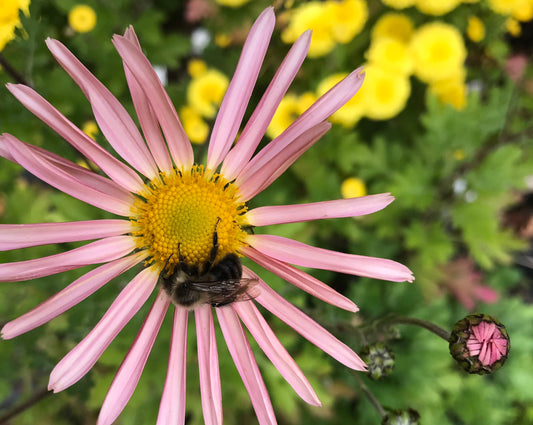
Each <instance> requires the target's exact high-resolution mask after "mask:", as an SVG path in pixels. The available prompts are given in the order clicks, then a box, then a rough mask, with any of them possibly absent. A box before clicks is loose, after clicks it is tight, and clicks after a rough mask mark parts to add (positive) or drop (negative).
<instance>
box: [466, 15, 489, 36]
mask: <svg viewBox="0 0 533 425" xmlns="http://www.w3.org/2000/svg"><path fill="white" fill-rule="evenodd" d="M466 35H468V38H469V39H470V40H472V41H473V42H474V43H478V42H480V41H481V40H483V39H484V38H485V25H484V24H483V21H482V20H481V19H479V18H478V17H477V16H469V17H468V26H467V28H466Z"/></svg>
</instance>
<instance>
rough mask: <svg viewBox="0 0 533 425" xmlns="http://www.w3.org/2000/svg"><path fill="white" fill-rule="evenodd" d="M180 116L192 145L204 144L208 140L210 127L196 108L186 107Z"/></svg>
mask: <svg viewBox="0 0 533 425" xmlns="http://www.w3.org/2000/svg"><path fill="white" fill-rule="evenodd" d="M179 115H180V118H181V121H182V123H183V129H184V130H185V133H186V134H187V137H189V140H190V141H191V142H192V143H203V142H205V141H206V140H207V136H208V135H209V126H208V125H207V123H206V122H205V121H204V120H203V119H202V117H201V116H200V114H198V112H196V111H195V110H194V108H192V107H190V106H184V107H183V108H181V109H180V113H179Z"/></svg>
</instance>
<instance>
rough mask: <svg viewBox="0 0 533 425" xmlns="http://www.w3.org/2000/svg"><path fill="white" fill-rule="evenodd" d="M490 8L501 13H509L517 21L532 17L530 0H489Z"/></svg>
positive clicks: (532, 4)
mask: <svg viewBox="0 0 533 425" xmlns="http://www.w3.org/2000/svg"><path fill="white" fill-rule="evenodd" d="M489 6H490V8H491V9H492V10H493V11H494V12H496V13H499V14H501V15H510V16H512V17H513V18H514V19H517V20H518V21H522V22H527V21H529V20H531V19H532V18H533V2H531V0H489Z"/></svg>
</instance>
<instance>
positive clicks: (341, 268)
mask: <svg viewBox="0 0 533 425" xmlns="http://www.w3.org/2000/svg"><path fill="white" fill-rule="evenodd" d="M246 241H247V242H248V243H249V244H250V245H251V246H253V247H254V248H255V249H257V250H258V251H260V252H262V253H263V254H265V255H268V256H270V257H273V258H275V259H277V260H280V261H285V262H287V263H291V264H295V265H297V266H302V267H312V268H315V269H325V270H332V271H335V272H339V273H347V274H352V275H356V276H364V277H371V278H373V279H383V280H391V281H394V282H403V281H409V282H412V281H413V280H414V278H413V274H412V273H411V271H410V270H409V269H408V268H407V267H405V266H404V265H402V264H400V263H397V262H395V261H392V260H387V259H383V258H375V257H365V256H362V255H353V254H345V253H342V252H336V251H330V250H328V249H323V248H316V247H313V246H310V245H306V244H304V243H302V242H298V241H294V240H292V239H287V238H284V237H281V236H274V235H248V236H247V238H246Z"/></svg>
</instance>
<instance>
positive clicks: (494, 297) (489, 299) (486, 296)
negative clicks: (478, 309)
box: [472, 285, 500, 308]
mask: <svg viewBox="0 0 533 425" xmlns="http://www.w3.org/2000/svg"><path fill="white" fill-rule="evenodd" d="M474 293H475V294H476V297H477V299H478V300H480V301H483V302H484V303H487V304H492V303H495V302H496V301H498V298H499V297H500V296H499V294H498V292H497V291H495V290H494V289H492V288H489V287H488V286H483V285H478V286H476V287H474ZM472 308H473V307H472Z"/></svg>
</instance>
